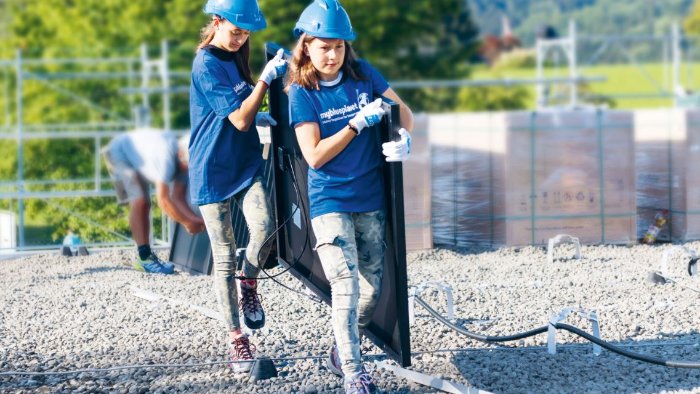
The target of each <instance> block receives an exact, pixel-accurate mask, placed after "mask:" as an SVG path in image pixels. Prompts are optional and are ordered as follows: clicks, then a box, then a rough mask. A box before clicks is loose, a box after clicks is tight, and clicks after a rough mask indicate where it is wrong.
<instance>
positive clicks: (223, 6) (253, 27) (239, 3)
mask: <svg viewBox="0 0 700 394" xmlns="http://www.w3.org/2000/svg"><path fill="white" fill-rule="evenodd" d="M204 13H205V14H210V15H219V16H220V17H222V18H224V19H226V20H228V21H229V22H231V23H233V24H234V25H235V26H236V27H239V28H241V29H245V30H249V31H258V30H262V29H264V28H266V27H267V22H265V17H264V16H263V14H262V12H261V11H260V7H259V6H258V1H257V0H209V1H207V4H206V5H205V6H204Z"/></svg>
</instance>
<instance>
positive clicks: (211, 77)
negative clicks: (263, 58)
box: [189, 46, 263, 205]
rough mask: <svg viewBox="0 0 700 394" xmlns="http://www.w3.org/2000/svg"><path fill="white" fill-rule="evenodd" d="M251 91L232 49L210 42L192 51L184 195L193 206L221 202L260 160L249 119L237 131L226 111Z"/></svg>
mask: <svg viewBox="0 0 700 394" xmlns="http://www.w3.org/2000/svg"><path fill="white" fill-rule="evenodd" d="M252 91H253V88H252V86H250V84H248V82H246V81H245V80H244V79H243V78H242V77H241V75H240V73H239V71H238V68H237V67H236V64H235V63H234V61H233V53H232V52H226V51H224V50H222V49H219V48H216V47H214V46H207V47H205V48H203V49H201V50H199V51H198V52H197V55H196V56H195V58H194V62H193V64H192V83H191V85H190V124H191V127H192V135H191V137H190V149H189V151H190V164H189V175H190V197H191V199H192V202H193V203H194V204H197V205H204V204H211V203H215V202H219V201H223V200H225V199H227V198H229V197H231V196H233V195H234V194H236V193H238V192H239V191H241V190H243V189H244V188H246V187H248V186H249V185H250V184H251V183H252V180H253V177H254V176H255V175H256V173H257V172H258V170H259V169H260V166H261V165H262V163H263V160H262V147H261V146H260V139H259V137H258V133H257V132H256V129H255V124H253V125H251V126H250V129H249V130H248V131H246V132H241V131H240V130H238V129H237V128H236V127H234V126H233V125H232V124H231V121H229V119H228V115H229V114H230V113H231V112H233V111H235V110H236V109H237V108H238V107H240V106H241V104H242V103H243V100H245V99H246V98H247V97H248V96H249V95H250V94H251V92H252Z"/></svg>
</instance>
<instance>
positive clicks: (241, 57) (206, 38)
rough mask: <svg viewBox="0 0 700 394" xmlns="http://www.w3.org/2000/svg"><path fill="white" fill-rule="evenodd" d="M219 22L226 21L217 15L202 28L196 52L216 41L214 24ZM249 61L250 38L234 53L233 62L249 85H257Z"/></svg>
mask: <svg viewBox="0 0 700 394" xmlns="http://www.w3.org/2000/svg"><path fill="white" fill-rule="evenodd" d="M217 20H218V22H219V23H223V21H224V20H225V19H224V18H222V17H220V16H218V15H216V16H214V17H213V18H212V20H211V22H209V23H208V24H207V25H206V26H204V27H203V28H202V31H201V34H200V41H199V45H197V49H196V50H195V52H197V51H199V50H200V49H202V48H204V47H205V46H207V45H209V43H211V41H212V40H213V39H214V35H215V34H216V27H214V24H215V22H216V21H217ZM249 61H250V37H248V39H247V40H246V41H245V43H244V44H243V45H242V46H241V47H240V48H239V49H238V51H236V52H234V53H233V62H234V63H235V64H236V68H238V72H239V73H240V74H241V76H242V77H243V79H244V80H245V81H246V82H248V83H249V84H251V85H255V83H254V82H253V77H252V73H251V71H250V64H249Z"/></svg>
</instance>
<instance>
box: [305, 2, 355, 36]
mask: <svg viewBox="0 0 700 394" xmlns="http://www.w3.org/2000/svg"><path fill="white" fill-rule="evenodd" d="M302 33H306V34H308V35H311V36H314V37H318V38H337V39H341V40H354V39H355V31H354V30H353V29H352V24H351V23H350V17H349V16H348V13H347V12H345V9H344V8H343V6H342V5H340V3H339V2H338V1H337V0H314V2H313V3H311V4H309V5H308V6H307V7H306V9H305V10H304V12H302V13H301V16H299V20H298V21H297V24H296V25H295V26H294V35H295V36H296V37H299V36H300V35H301V34H302Z"/></svg>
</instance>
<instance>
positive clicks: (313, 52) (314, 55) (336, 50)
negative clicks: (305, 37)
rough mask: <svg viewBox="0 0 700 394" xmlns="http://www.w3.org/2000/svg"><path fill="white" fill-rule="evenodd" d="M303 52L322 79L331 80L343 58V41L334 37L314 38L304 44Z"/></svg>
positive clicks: (334, 76)
mask: <svg viewBox="0 0 700 394" xmlns="http://www.w3.org/2000/svg"><path fill="white" fill-rule="evenodd" d="M304 52H305V54H306V55H307V56H308V57H309V58H310V59H311V64H312V65H313V66H314V68H315V69H316V71H318V73H319V76H320V77H321V79H322V80H324V81H332V80H334V79H336V78H337V77H338V72H340V68H341V67H342V66H343V61H344V60H345V41H343V40H340V39H335V38H314V39H313V40H311V41H310V42H309V43H307V44H306V47H305V48H304Z"/></svg>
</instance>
